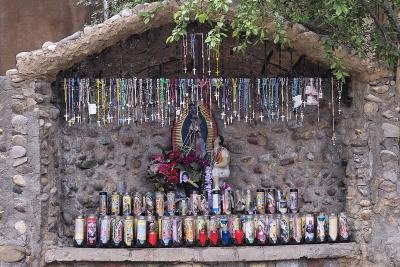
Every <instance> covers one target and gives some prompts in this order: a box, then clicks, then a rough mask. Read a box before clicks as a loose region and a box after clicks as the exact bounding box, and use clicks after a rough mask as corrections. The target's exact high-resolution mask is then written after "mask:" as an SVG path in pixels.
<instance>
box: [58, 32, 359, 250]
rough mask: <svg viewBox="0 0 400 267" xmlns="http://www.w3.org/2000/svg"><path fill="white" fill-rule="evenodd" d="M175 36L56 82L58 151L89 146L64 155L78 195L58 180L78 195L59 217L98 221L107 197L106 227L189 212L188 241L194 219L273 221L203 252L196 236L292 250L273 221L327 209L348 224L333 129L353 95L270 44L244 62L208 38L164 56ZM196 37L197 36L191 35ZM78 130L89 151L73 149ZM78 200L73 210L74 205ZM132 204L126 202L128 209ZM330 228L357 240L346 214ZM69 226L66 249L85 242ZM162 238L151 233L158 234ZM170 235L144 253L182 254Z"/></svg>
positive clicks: (156, 35)
mask: <svg viewBox="0 0 400 267" xmlns="http://www.w3.org/2000/svg"><path fill="white" fill-rule="evenodd" d="M169 28H170V26H165V27H162V28H159V29H153V30H152V31H150V32H147V33H144V34H142V35H138V36H132V37H129V38H128V39H126V40H124V41H121V42H120V43H119V44H117V45H116V46H115V47H110V48H108V49H106V50H104V51H103V52H102V53H100V54H98V55H93V56H91V57H90V58H88V59H86V60H85V61H83V62H82V63H79V64H77V65H75V66H73V67H72V68H71V69H69V70H65V71H63V72H60V73H59V75H58V79H57V83H56V84H55V85H54V87H53V92H54V93H55V94H57V95H58V96H59V97H60V98H58V99H59V104H60V107H61V110H62V114H64V115H65V116H64V117H65V118H64V120H60V121H59V124H60V127H61V129H63V131H62V132H61V140H62V141H61V143H60V144H61V146H65V145H66V144H69V146H70V147H78V146H79V147H80V152H77V151H76V150H75V149H68V148H67V150H66V151H65V153H63V155H62V158H63V161H62V163H60V164H62V165H64V166H65V168H66V169H68V172H71V173H73V174H74V176H75V178H72V177H71V178H72V180H75V182H74V183H76V186H77V191H76V192H74V191H73V190H72V191H71V189H68V188H71V187H70V184H71V182H72V181H71V178H70V177H69V175H68V174H66V175H64V174H61V175H62V176H65V179H64V180H62V181H61V184H62V187H64V188H66V190H67V191H66V192H69V193H68V194H67V195H64V200H63V201H65V202H66V203H68V204H67V205H65V208H64V209H63V210H62V214H64V217H65V218H68V217H69V215H68V214H71V217H72V218H74V217H76V216H78V215H79V214H81V213H84V214H97V213H98V208H99V206H98V205H97V203H96V202H97V199H98V194H99V193H101V194H103V195H104V194H105V195H106V196H107V197H106V199H109V201H111V202H110V204H109V205H110V206H107V204H104V205H105V206H104V205H103V206H102V207H100V210H101V211H102V213H101V214H102V215H104V216H105V215H106V214H109V213H111V214H114V215H118V214H120V213H121V214H125V213H124V212H123V210H126V209H125V208H124V207H126V208H127V209H128V211H127V213H126V215H130V214H133V215H134V216H142V215H146V216H148V215H156V216H159V217H160V216H176V215H180V216H183V217H182V223H183V224H182V227H183V228H182V229H183V230H184V229H187V227H189V226H186V228H185V227H184V225H185V222H186V221H185V218H186V216H188V215H192V216H193V215H194V216H210V215H211V216H213V215H216V214H217V215H218V214H221V215H222V214H224V215H225V216H227V218H230V216H231V214H250V215H251V216H256V215H252V214H254V213H256V214H257V213H258V214H261V215H260V216H266V217H265V220H264V219H260V224H259V225H254V227H255V229H256V228H257V229H258V227H261V228H262V229H261V230H260V232H259V234H257V233H255V235H254V236H252V235H250V236H249V233H247V232H246V231H245V228H243V232H242V233H240V232H238V237H237V238H239V236H241V235H242V237H241V240H242V241H238V240H236V241H235V240H232V241H229V240H230V238H228V239H227V237H224V238H225V239H224V238H223V237H222V236H219V235H218V237H217V236H214V237H213V238H211V236H210V232H209V231H210V228H207V231H208V232H207V234H206V232H204V231H203V232H204V233H202V235H205V234H206V236H205V237H204V238H205V239H204V240H203V239H201V240H202V241H200V239H197V241H196V238H198V235H197V234H196V235H195V236H197V237H195V236H194V237H193V238H194V239H193V240H192V241H190V240H189V241H188V240H186V241H187V242H189V243H191V242H193V243H191V244H192V245H195V244H197V245H199V243H198V242H200V243H201V244H202V246H204V245H206V244H207V245H212V244H214V245H216V244H219V245H220V244H221V243H220V242H224V244H225V245H228V244H229V243H232V244H233V243H235V242H239V244H241V243H242V242H243V243H244V242H250V243H249V244H252V242H256V243H257V242H261V243H257V244H264V242H265V244H266V243H268V240H269V238H272V240H270V241H269V242H272V243H274V242H275V243H279V242H282V243H281V244H286V243H289V242H292V241H290V238H289V233H288V234H287V235H286V234H284V235H283V236H279V231H278V229H280V228H279V227H280V223H281V221H279V219H278V217H276V218H277V221H274V220H275V219H273V218H275V217H271V218H270V219H269V217H268V216H267V215H263V214H265V213H271V214H272V215H273V214H275V213H282V214H286V212H290V211H292V212H293V214H296V212H304V213H307V214H312V212H314V211H319V212H321V214H322V215H321V216H322V217H321V218H320V219H321V220H322V221H323V222H324V224H325V223H326V225H328V224H329V223H328V214H332V213H334V214H339V213H340V212H342V211H343V210H344V204H345V194H346V185H345V182H344V175H345V172H344V171H345V170H344V168H343V166H342V162H343V160H344V159H342V158H341V157H342V155H340V153H339V151H340V149H341V146H342V144H341V142H342V141H341V140H342V138H343V136H342V134H341V133H339V132H337V131H336V130H335V128H337V127H340V117H341V114H342V111H343V110H344V109H346V108H347V106H349V105H350V104H351V103H350V101H351V100H350V99H349V98H348V93H349V91H350V90H351V88H350V87H349V84H348V83H346V84H345V83H341V82H339V81H336V80H335V79H334V78H333V77H331V76H326V75H329V72H328V71H327V69H324V68H323V67H322V66H320V65H316V64H313V63H311V62H310V61H308V60H307V58H306V57H305V56H303V55H301V54H300V53H299V52H298V51H296V50H284V51H282V50H279V49H277V48H276V47H274V45H273V44H271V43H266V44H262V45H261V44H260V45H258V46H254V47H252V48H249V51H248V56H247V57H243V56H240V55H237V54H233V53H232V52H231V48H232V47H233V43H232V42H233V41H232V40H230V39H228V40H227V41H226V42H224V44H223V45H222V46H221V50H220V51H218V52H212V51H211V50H209V49H208V48H207V46H206V44H204V43H202V41H203V40H204V38H202V36H203V33H191V34H189V35H188V37H187V38H186V39H183V40H182V41H181V42H180V43H178V44H174V45H172V46H166V45H165V43H164V42H163V40H164V39H165V38H166V37H167V33H168V29H169ZM196 30H197V28H196V27H195V26H194V27H193V29H192V30H191V31H193V32H195V31H196ZM149 42H150V43H152V47H151V49H150V48H149V47H148V46H147V45H146V44H147V43H149ZM157 47H159V49H157ZM160 51H162V52H161V53H160ZM135 53H138V55H137V56H133V55H135ZM128 55H131V56H128ZM255 55H262V56H255ZM141 58H142V59H144V61H141ZM137 62H141V63H140V64H138V63H137ZM99 66H102V67H101V68H99ZM128 66H130V67H128ZM122 73H123V77H121V76H120V75H121V74H122ZM218 74H220V75H222V77H218V76H216V75H218ZM73 77H76V78H73ZM60 85H61V86H60ZM78 133H79V134H80V135H82V137H83V139H81V141H79V139H73V138H71V137H72V136H76V135H77V134H78ZM78 142H79V143H78ZM104 152H106V153H105V154H104ZM77 153H78V154H77ZM72 158H76V159H77V160H78V162H76V163H75V166H76V167H72V168H71V167H68V165H69V164H68V163H67V162H68V161H69V160H70V159H72ZM87 175H89V176H87ZM67 177H68V178H67ZM97 180H98V181H99V182H97ZM68 190H70V191H68ZM289 191H290V192H289ZM154 192H156V193H154ZM132 193H134V194H133V195H132ZM118 194H119V195H118ZM261 194H265V195H263V196H261ZM88 196H89V197H88ZM74 199H77V200H78V201H77V202H75V203H76V205H74V206H71V204H70V203H72V202H71V201H74ZM125 199H127V201H131V202H129V203H130V204H126V205H124V203H125V202H124V201H125ZM129 199H130V200H129ZM219 200H221V203H220V205H218V204H216V203H218V202H219ZM115 201H117V202H115ZM119 201H121V203H120V204H117V203H119ZM216 201H217V202H216ZM268 201H269V202H268ZM104 203H105V202H104ZM257 203H258V204H257ZM262 203H264V204H262ZM260 205H261V206H260ZM263 205H264V206H263ZM164 206H165V210H164V208H163V207H164ZM129 207H131V208H129ZM133 207H135V209H132V208H133ZM119 209H121V210H120V211H118V210H119ZM129 209H131V211H129ZM325 214H326V215H325ZM232 216H233V215H232ZM235 216H236V215H235ZM273 216H275V215H273ZM296 216H297V215H296ZM310 216H314V215H310ZM324 216H326V217H324ZM335 216H336V217H335ZM343 216H345V215H343ZM331 217H332V219H334V218H336V219H337V220H338V221H339V220H341V222H342V225H344V226H345V227H346V229H348V228H347V227H349V226H348V225H347V224H346V222H347V219H346V217H338V215H332V216H331ZM160 218H161V217H160ZM207 218H208V217H207ZM260 218H261V217H260ZM263 218H264V217H263ZM279 218H280V217H279ZM299 218H300V217H299ZM313 218H314V217H313ZM97 219H98V220H101V218H100V217H97ZM304 219H307V218H304ZM207 220H208V219H207ZM251 220H252V219H251ZM283 220H284V221H282V222H283V224H282V225H283V226H284V225H286V226H289V217H287V218H286V217H285V216H284V217H283ZM285 220H287V221H285ZM296 220H297V219H296ZM309 221H310V219H308V224H309V223H310V222H309ZM78 222H79V220H78ZM317 222H318V221H317V217H315V225H314V221H312V225H311V226H310V225H309V226H308V228H310V227H312V228H313V229H314V226H315V227H317ZM115 223H116V222H115ZM160 223H161V224H162V222H160ZM169 223H171V225H172V224H173V223H178V222H177V221H174V219H173V218H172V217H171V222H165V227H167V228H168V225H170V224H169ZM188 223H189V222H188ZM193 223H194V224H198V223H199V224H201V223H202V222H197V221H193ZM227 223H228V221H227ZM249 223H250V222H249ZM274 223H275V224H274ZM292 223H294V222H292ZM74 224H76V221H75V222H74V223H73V222H72V221H70V222H69V223H68V222H67V223H66V224H65V225H64V227H63V229H64V231H65V232H64V233H65V235H64V236H63V240H62V242H63V243H64V244H66V245H67V244H71V237H74V238H75V239H76V229H77V226H75V227H74ZM189 224H190V223H189ZM207 224H208V223H207ZM240 224H243V227H245V226H244V225H245V224H246V223H245V221H242V222H241V223H240ZM151 225H153V224H151ZM274 225H275V226H274ZM296 225H297V226H300V224H296ZM332 225H335V222H332ZM336 225H338V226H339V222H337V223H336ZM99 227H100V226H99ZM159 227H162V226H161V225H160V226H159ZM269 227H277V229H276V233H275V232H274V233H275V234H273V235H272V237H269V236H267V228H268V229H269ZM332 227H333V226H332ZM167 228H166V229H167ZM156 229H157V228H154V227H153V226H152V227H150V228H147V230H146V231H147V233H149V231H150V233H151V232H154V231H161V230H156ZM158 229H161V228H158ZM240 229H242V227H241V228H240ZM310 229H311V228H310ZM310 229H309V230H310ZM315 229H317V228H315ZM343 229H344V228H343ZM231 230H232V229H231ZM286 230H287V231H289V228H288V227H284V228H282V231H284V232H285V231H286ZM74 231H75V233H74ZM141 231H142V230H141ZM190 231H192V232H193V231H195V230H193V229H192V230H190ZM232 231H233V230H232ZM274 231H275V230H274ZM310 231H311V230H310ZM315 231H316V230H315ZM347 231H348V230H345V232H343V231H342V237H341V240H347V239H348V238H349V236H346V237H345V235H344V234H343V233H345V234H346V233H348V232H347ZM164 232H165V231H164ZM164 232H162V233H161V232H157V233H158V234H160V239H159V240H158V239H157V240H158V241H156V240H153V239H148V238H150V237H146V239H145V240H142V241H140V246H144V244H146V246H150V247H152V246H153V247H154V246H170V245H172V243H174V244H175V245H184V244H185V242H186V241H182V242H183V243H180V242H181V241H179V242H178V241H177V240H174V239H173V238H172V236H171V237H165V240H164V239H162V238H161V235H162V234H164ZM170 232H171V233H173V231H167V230H166V232H165V234H166V235H168V236H169V233H170ZM320 232H321V231H320ZM339 232H340V231H339ZM185 233H186V232H185ZM185 233H183V234H184V235H183V236H185ZM321 233H322V232H321ZM136 234H137V235H143V233H142V232H140V233H139V232H137V233H136ZM187 234H188V233H186V235H187ZM309 234H311V235H313V236H308V237H307V239H304V237H302V238H299V239H297V240H298V243H301V242H304V240H307V242H314V240H316V239H315V238H316V236H317V232H315V233H314V232H313V231H311V232H310V233H309ZM331 234H334V232H332V233H331ZM214 235H215V233H214ZM231 235H232V236H233V235H234V233H231ZM314 235H315V236H314ZM322 236H323V237H322ZM322 236H320V239H319V240H320V241H319V242H325V241H327V238H328V237H327V236H328V232H327V233H326V236H325V235H322ZM95 237H96V235H95ZM99 238H100V237H99ZM215 238H217V239H215ZM343 238H344V239H343ZM336 239H337V237H335V240H336ZM163 240H164V241H165V242H164V241H163ZM217 240H219V241H217ZM257 240H258V241H257ZM337 240H339V239H337ZM96 242H97V241H96ZM110 242H114V241H111V240H109V241H107V242H106V243H104V244H102V246H114V245H115V246H117V247H118V246H120V245H121V244H117V243H115V244H114V245H112V243H110ZM138 242H139V241H138ZM143 242H144V243H143ZM160 242H161V243H162V245H160V244H161V243H160ZM170 242H171V243H170ZM176 242H178V243H176ZM210 242H211V243H210ZM275 243H274V244H275ZM96 244H97V243H96ZM92 245H93V244H92ZM131 245H132V246H136V245H138V246H139V243H132V244H131ZM78 246H79V245H78Z"/></svg>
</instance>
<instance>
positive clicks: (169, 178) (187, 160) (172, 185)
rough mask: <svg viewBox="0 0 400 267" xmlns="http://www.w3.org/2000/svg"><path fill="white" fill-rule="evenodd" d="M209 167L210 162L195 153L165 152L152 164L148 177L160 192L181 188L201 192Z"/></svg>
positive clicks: (155, 158)
mask: <svg viewBox="0 0 400 267" xmlns="http://www.w3.org/2000/svg"><path fill="white" fill-rule="evenodd" d="M207 166H209V163H208V161H207V160H206V159H204V158H200V157H198V156H197V155H196V153H195V152H194V151H189V152H184V151H182V150H174V151H170V152H168V153H166V152H165V151H163V153H162V154H160V155H156V156H155V157H154V158H153V160H152V161H151V162H150V164H149V166H148V176H149V179H150V180H151V181H152V182H153V184H154V187H155V188H156V189H157V190H159V191H164V192H166V191H168V190H175V189H176V188H177V187H179V186H182V187H185V189H186V190H187V189H189V190H190V189H195V188H196V189H197V190H201V188H202V187H201V186H202V182H203V181H202V177H203V173H204V170H205V168H206V167H207Z"/></svg>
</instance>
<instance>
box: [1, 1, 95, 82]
mask: <svg viewBox="0 0 400 267" xmlns="http://www.w3.org/2000/svg"><path fill="white" fill-rule="evenodd" d="M74 3H75V1H74V0H17V1H15V0H0V75H2V74H3V75H4V73H5V71H6V70H8V69H11V68H13V67H14V66H15V55H16V54H18V53H19V52H22V51H31V50H33V49H36V48H40V47H41V46H42V44H43V43H44V42H46V41H58V40H60V39H62V38H64V37H65V36H67V35H69V34H71V33H73V32H75V31H77V30H78V29H80V28H81V27H82V26H83V25H84V24H85V22H86V21H87V20H88V10H87V9H85V8H83V7H77V6H76V5H75V4H74Z"/></svg>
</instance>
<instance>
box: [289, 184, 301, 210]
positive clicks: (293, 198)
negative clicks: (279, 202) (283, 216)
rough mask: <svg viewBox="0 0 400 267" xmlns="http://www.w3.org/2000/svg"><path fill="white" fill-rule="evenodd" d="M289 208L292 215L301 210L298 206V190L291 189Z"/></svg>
mask: <svg viewBox="0 0 400 267" xmlns="http://www.w3.org/2000/svg"><path fill="white" fill-rule="evenodd" d="M289 208H290V212H291V213H297V212H298V210H299V204H298V190H297V189H293V188H292V189H290V192H289Z"/></svg>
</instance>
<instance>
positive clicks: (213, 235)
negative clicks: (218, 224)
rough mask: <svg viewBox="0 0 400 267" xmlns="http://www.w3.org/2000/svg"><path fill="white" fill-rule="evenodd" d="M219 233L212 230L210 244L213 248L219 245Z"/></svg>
mask: <svg viewBox="0 0 400 267" xmlns="http://www.w3.org/2000/svg"><path fill="white" fill-rule="evenodd" d="M218 239H219V236H218V231H215V230H212V231H211V233H210V242H211V245H212V246H217V245H218Z"/></svg>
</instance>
